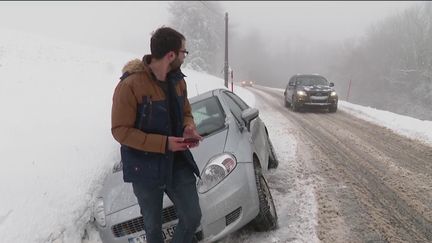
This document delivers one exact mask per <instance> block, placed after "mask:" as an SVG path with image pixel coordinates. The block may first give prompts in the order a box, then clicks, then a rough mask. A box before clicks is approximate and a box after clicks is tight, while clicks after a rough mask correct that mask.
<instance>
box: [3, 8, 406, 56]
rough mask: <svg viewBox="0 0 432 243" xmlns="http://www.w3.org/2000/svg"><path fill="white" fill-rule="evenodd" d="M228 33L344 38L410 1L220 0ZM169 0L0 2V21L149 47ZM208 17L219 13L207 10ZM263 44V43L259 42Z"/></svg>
mask: <svg viewBox="0 0 432 243" xmlns="http://www.w3.org/2000/svg"><path fill="white" fill-rule="evenodd" d="M221 3H222V7H223V8H224V9H225V11H227V12H228V14H229V22H230V27H232V28H233V29H232V30H230V34H234V35H243V34H247V33H250V32H254V34H256V35H258V34H260V35H261V36H262V38H265V39H267V40H271V45H272V49H274V50H277V49H279V48H278V47H279V46H281V45H282V46H283V45H284V44H285V42H286V41H287V40H288V39H290V40H303V41H304V40H310V39H313V40H326V41H335V40H339V41H340V40H343V39H346V38H351V37H355V36H359V35H361V34H362V33H363V32H364V31H365V30H366V28H367V27H368V26H369V25H370V24H372V23H374V22H376V21H379V20H380V19H381V18H383V16H388V15H391V14H394V13H395V12H397V11H400V10H401V9H404V8H406V7H407V6H409V5H410V4H412V2H408V1H406V2H404V1H383V2H376V1H373V2H372V1H366V2H356V1H354V2H351V1H350V2H342V1H337V2H326V1H318V2H307V1H306V2H281V1H279V2H278V1H276V2H271V1H270V2H269V1H265V2H264V1H251V2H248V1H239V2H225V1H222V2H221ZM167 6H168V2H156V1H148V2H112V1H111V2H103V1H100V2H99V1H98V2H84V1H83V2H74V1H70V2H68V1H66V2H55V1H53V2H0V27H2V28H10V29H18V30H23V31H26V32H31V33H36V34H41V35H47V36H50V37H55V38H59V39H63V40H70V41H72V42H79V43H81V44H88V45H95V46H99V47H104V48H114V49H119V50H124V51H129V52H134V53H138V54H141V53H144V52H148V49H149V47H148V45H149V43H148V39H149V36H150V34H151V31H153V30H154V29H156V28H157V27H159V26H161V25H169V18H168V17H169V12H168V11H167ZM209 17H212V18H220V19H221V24H222V25H223V24H224V23H223V21H224V18H223V16H218V15H216V14H209ZM263 48H264V47H263Z"/></svg>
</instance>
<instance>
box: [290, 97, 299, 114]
mask: <svg viewBox="0 0 432 243" xmlns="http://www.w3.org/2000/svg"><path fill="white" fill-rule="evenodd" d="M291 109H292V110H293V111H298V110H299V107H298V105H297V102H296V101H295V99H294V96H293V97H292V99H291Z"/></svg>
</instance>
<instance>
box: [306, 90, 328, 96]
mask: <svg viewBox="0 0 432 243" xmlns="http://www.w3.org/2000/svg"><path fill="white" fill-rule="evenodd" d="M308 94H309V96H318V97H322V96H327V97H328V96H329V94H330V93H329V92H327V91H312V92H308Z"/></svg>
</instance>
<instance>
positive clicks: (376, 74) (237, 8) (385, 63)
mask: <svg viewBox="0 0 432 243" xmlns="http://www.w3.org/2000/svg"><path fill="white" fill-rule="evenodd" d="M170 6H171V7H170ZM416 6H420V7H417V8H416ZM431 6H432V4H430V3H427V2H412V1H364V2H360V1H347V2H344V1H332V2H330V1H316V2H310V1H305V2H303V1H302V2H292V1H288V2H282V1H274V2H269V1H265V2H264V1H250V2H246V1H236V2H225V1H222V2H206V1H200V2H188V3H186V2H179V1H178V2H73V1H71V2H0V28H10V29H17V30H21V31H25V32H31V33H36V34H40V35H46V36H49V37H54V38H59V39H62V40H68V41H71V42H77V43H80V44H86V45H91V46H97V47H101V48H107V49H116V50H121V51H127V52H130V53H132V54H133V55H136V56H137V57H140V56H142V55H143V54H145V53H149V39H150V35H151V32H152V31H153V30H155V29H156V28H158V27H160V26H162V25H167V26H174V27H176V28H177V27H178V28H180V29H179V30H180V31H181V32H182V33H184V34H185V36H186V37H187V39H188V40H189V42H187V43H186V45H187V49H188V50H189V51H190V53H191V54H190V55H189V56H188V58H187V59H186V63H185V65H189V64H191V66H189V67H190V68H195V67H197V70H202V71H206V72H208V73H209V74H213V75H215V76H218V77H223V73H222V72H221V70H223V67H224V59H223V56H224V55H223V54H224V51H223V47H224V33H223V31H224V30H223V29H224V13H225V12H228V14H229V28H228V31H229V66H230V68H231V69H232V70H233V74H234V79H233V81H234V82H239V81H241V80H253V81H254V82H256V83H258V84H261V85H265V86H270V87H276V88H284V87H285V86H286V83H287V81H288V79H289V77H291V76H292V75H293V74H296V73H320V74H322V75H324V76H325V77H326V78H327V79H329V80H330V81H331V82H334V83H335V88H336V90H337V91H338V93H339V95H340V97H341V98H342V99H345V100H348V101H350V102H354V103H357V104H361V105H369V106H372V107H374V108H379V109H387V110H390V111H393V112H397V113H400V114H404V115H411V116H414V117H416V118H420V119H432V111H431V110H430V108H428V107H426V105H425V104H430V103H432V81H431V80H432V70H431V68H430V67H432V56H431V55H430V53H432V44H431V43H432V27H431V26H432V7H431ZM176 8H178V9H176ZM174 12H175V14H176V16H174V14H173V13H174ZM179 16H181V18H180V17H179ZM187 18H189V20H188V21H187V20H185V19H187ZM192 18H195V19H193V20H192ZM203 26H205V27H203ZM200 36H207V37H206V38H203V39H200V38H201V37H200ZM192 37H193V38H192ZM0 38H1V37H0ZM197 42H200V43H201V44H200V45H201V46H200V45H198V44H197ZM209 42H213V43H211V44H212V45H207V46H203V44H202V43H209ZM188 43H189V46H188ZM203 48H206V49H205V50H204V49H203ZM0 51H1V50H0ZM428 53H429V54H428ZM101 58H102V59H103V58H104V57H101ZM195 60H197V63H198V61H199V62H201V63H198V64H197V63H195V64H194V62H195ZM203 63H204V64H203ZM192 64H194V65H192ZM350 82H352V87H351V86H350V85H349V83H350ZM413 84H414V85H413ZM409 86H412V87H415V88H414V89H411V87H409ZM349 87H351V88H350V90H348V89H349ZM389 87H390V88H389ZM407 91H408V92H407ZM401 93H402V95H400V94H401ZM395 94H397V96H396V95H395ZM394 97H398V98H397V99H394Z"/></svg>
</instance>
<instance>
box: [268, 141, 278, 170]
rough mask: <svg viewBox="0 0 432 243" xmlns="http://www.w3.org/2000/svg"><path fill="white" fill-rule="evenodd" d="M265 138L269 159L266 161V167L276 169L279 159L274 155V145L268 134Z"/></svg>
mask: <svg viewBox="0 0 432 243" xmlns="http://www.w3.org/2000/svg"><path fill="white" fill-rule="evenodd" d="M267 140H268V143H269V150H270V151H269V161H268V168H269V169H276V168H277V167H278V166H279V160H278V159H277V157H276V153H275V151H274V147H273V144H272V142H271V141H270V138H269V136H268V135H267Z"/></svg>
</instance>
